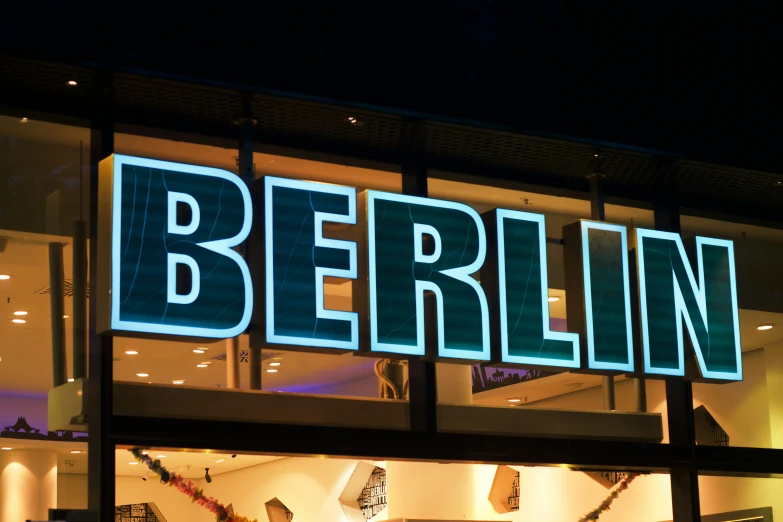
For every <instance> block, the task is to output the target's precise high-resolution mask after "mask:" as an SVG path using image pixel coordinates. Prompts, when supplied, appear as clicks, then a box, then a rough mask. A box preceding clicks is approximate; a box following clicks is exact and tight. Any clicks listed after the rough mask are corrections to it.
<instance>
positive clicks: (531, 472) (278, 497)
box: [116, 449, 672, 522]
mask: <svg viewBox="0 0 783 522" xmlns="http://www.w3.org/2000/svg"><path fill="white" fill-rule="evenodd" d="M147 451H148V452H149V456H150V457H152V458H153V459H154V458H156V457H158V456H159V455H163V456H164V458H161V459H160V462H161V464H162V465H163V466H164V467H166V468H168V469H169V470H174V469H177V470H180V471H178V473H180V474H181V475H182V476H183V477H184V478H185V479H187V480H191V481H193V483H194V487H196V488H200V489H203V492H204V494H205V495H206V496H208V497H212V498H213V499H214V500H215V501H216V502H217V503H218V504H220V505H222V506H223V507H228V506H229V505H230V506H231V509H233V511H234V512H235V513H236V514H238V515H240V516H244V517H247V518H249V519H251V520H252V519H258V520H270V522H277V521H281V522H283V521H287V520H293V521H296V520H299V519H301V520H346V521H357V522H359V521H362V520H370V519H372V520H433V521H436V520H442V521H447V520H448V521H450V520H468V521H471V520H473V521H490V520H498V521H509V522H516V521H523V520H524V521H526V520H551V521H557V522H560V521H563V522H566V521H574V520H579V519H580V518H582V517H583V516H585V515H587V514H588V513H591V512H593V511H595V510H597V509H599V506H600V505H601V504H602V502H604V501H605V500H607V499H608V498H610V496H611V495H612V492H613V491H614V490H616V489H618V488H619V492H618V494H617V497H616V498H615V499H614V500H611V501H610V506H609V507H610V508H611V509H610V510H606V509H604V510H602V512H601V520H608V521H613V520H616V521H620V520H634V521H640V522H661V521H664V520H670V519H671V517H672V509H671V493H670V488H671V486H670V481H669V476H668V475H667V474H643V475H636V476H629V474H627V473H624V472H611V473H609V472H604V473H601V472H588V473H585V472H582V471H574V470H571V469H568V468H567V467H551V468H550V467H524V466H505V465H500V466H498V465H486V464H462V463H436V462H412V461H385V460H355V459H340V458H310V457H303V456H288V457H281V456H274V455H246V454H238V455H235V456H234V455H232V454H231V453H229V452H221V453H211V452H210V453H206V452H199V451H192V450H191V451H189V452H182V451H179V450H171V449H169V450H156V449H150V450H147ZM136 462H139V460H137V459H136V457H134V456H133V454H132V453H131V452H130V451H128V450H127V449H118V450H117V468H116V469H117V471H116V473H117V486H116V504H117V506H118V507H117V509H118V510H130V509H133V507H132V506H134V505H138V504H154V509H157V510H159V512H160V514H161V515H162V516H163V517H165V519H166V520H167V521H170V522H185V521H190V520H205V521H206V520H208V519H211V518H212V517H214V515H212V514H211V513H209V512H208V511H207V510H206V509H205V507H203V506H199V505H196V504H193V503H192V502H191V501H190V499H189V498H188V493H187V489H186V488H179V489H180V490H179V491H178V490H177V488H172V487H167V486H165V485H163V484H160V480H159V477H158V476H157V475H156V474H155V473H154V472H152V471H150V469H149V468H148V466H147V465H146V464H145V460H144V459H143V458H142V459H141V462H140V463H139V464H136ZM207 476H208V477H209V478H207ZM142 478H146V479H147V480H141V479H142ZM621 483H622V484H621ZM626 485H627V487H625V486H626ZM183 490H184V491H183ZM565 499H567V501H565ZM137 509H141V507H137ZM146 509H153V508H152V507H149V508H146ZM286 512H287V513H288V514H289V518H286ZM291 514H292V515H293V518H290V516H291ZM278 517H280V518H278Z"/></svg>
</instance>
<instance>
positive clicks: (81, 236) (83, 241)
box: [71, 220, 88, 379]
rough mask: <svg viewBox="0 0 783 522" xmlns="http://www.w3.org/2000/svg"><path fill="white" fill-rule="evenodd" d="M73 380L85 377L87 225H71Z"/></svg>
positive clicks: (80, 222) (81, 222)
mask: <svg viewBox="0 0 783 522" xmlns="http://www.w3.org/2000/svg"><path fill="white" fill-rule="evenodd" d="M72 249H73V311H72V312H71V315H72V317H71V324H72V326H73V374H72V375H73V378H74V379H83V378H84V377H87V281H88V278H87V223H85V222H84V221H82V220H79V221H75V222H74V224H73V248H72Z"/></svg>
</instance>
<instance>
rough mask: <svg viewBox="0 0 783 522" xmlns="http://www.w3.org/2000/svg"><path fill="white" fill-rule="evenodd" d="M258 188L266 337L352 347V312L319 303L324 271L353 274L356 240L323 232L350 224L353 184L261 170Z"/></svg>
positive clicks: (355, 331) (355, 332)
mask: <svg viewBox="0 0 783 522" xmlns="http://www.w3.org/2000/svg"><path fill="white" fill-rule="evenodd" d="M264 191H265V193H264V213H265V215H264V223H265V224H264V227H265V230H264V234H265V238H264V242H265V245H266V254H265V255H266V340H267V342H268V343H274V344H287V345H292V346H309V347H319V348H335V349H342V350H357V349H358V348H359V316H358V314H357V313H356V312H346V311H338V310H327V309H326V308H325V307H324V277H326V276H331V277H341V278H348V279H356V273H357V266H356V264H357V252H356V243H355V242H353V241H342V240H336V239H329V238H325V237H324V234H323V229H324V223H325V222H330V223H343V224H348V225H354V224H356V189H354V188H349V187H342V186H339V185H328V184H325V183H313V182H308V181H298V180H291V179H283V178H274V177H271V176H267V177H266V178H264Z"/></svg>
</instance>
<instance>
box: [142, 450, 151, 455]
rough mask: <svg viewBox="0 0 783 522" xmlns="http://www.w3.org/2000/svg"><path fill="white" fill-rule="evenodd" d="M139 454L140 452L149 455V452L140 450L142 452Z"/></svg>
mask: <svg viewBox="0 0 783 522" xmlns="http://www.w3.org/2000/svg"><path fill="white" fill-rule="evenodd" d="M141 454H142V455H149V454H150V452H149V451H142V452H141Z"/></svg>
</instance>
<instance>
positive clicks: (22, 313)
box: [14, 310, 27, 315]
mask: <svg viewBox="0 0 783 522" xmlns="http://www.w3.org/2000/svg"><path fill="white" fill-rule="evenodd" d="M14 315H27V312H25V311H24V310H17V311H16V312H14Z"/></svg>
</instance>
